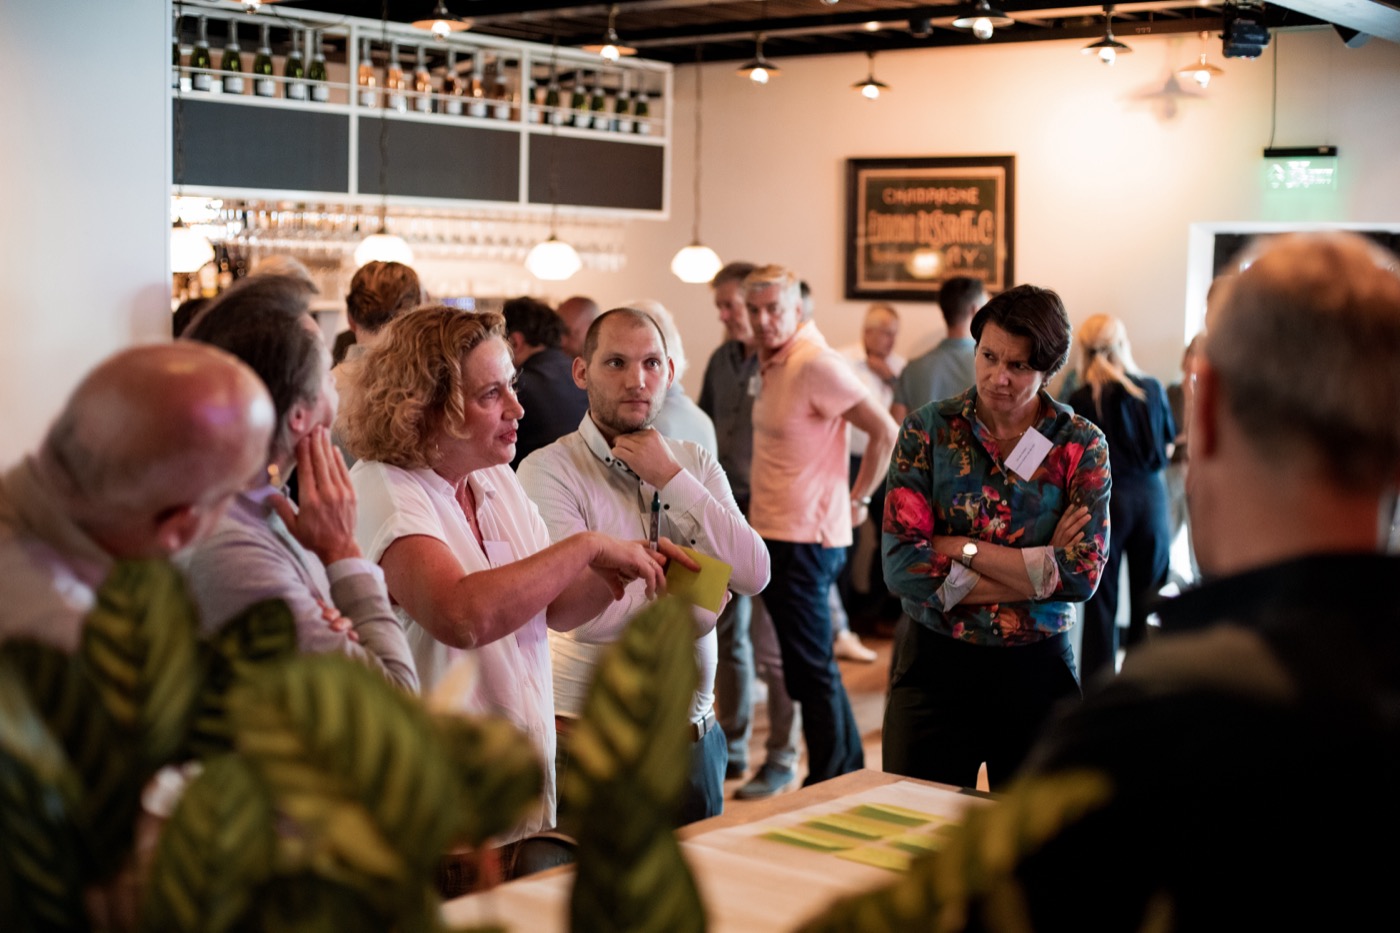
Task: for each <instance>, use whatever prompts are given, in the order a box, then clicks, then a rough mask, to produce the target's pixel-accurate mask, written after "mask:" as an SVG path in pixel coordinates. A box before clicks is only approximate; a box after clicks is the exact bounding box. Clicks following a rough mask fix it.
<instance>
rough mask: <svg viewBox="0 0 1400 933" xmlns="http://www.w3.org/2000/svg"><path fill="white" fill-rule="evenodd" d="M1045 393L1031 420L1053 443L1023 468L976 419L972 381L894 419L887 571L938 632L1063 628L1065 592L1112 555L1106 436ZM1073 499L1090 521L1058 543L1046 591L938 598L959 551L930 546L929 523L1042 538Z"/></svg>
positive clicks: (1092, 578)
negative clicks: (1004, 598)
mask: <svg viewBox="0 0 1400 933" xmlns="http://www.w3.org/2000/svg"><path fill="white" fill-rule="evenodd" d="M1040 404H1041V412H1042V417H1041V418H1040V420H1039V421H1038V422H1036V424H1035V425H1034V427H1035V429H1036V430H1037V431H1039V432H1040V433H1041V434H1042V435H1044V436H1045V437H1046V438H1047V439H1048V440H1049V441H1050V442H1051V444H1052V445H1053V446H1052V447H1051V448H1050V451H1049V453H1048V454H1046V456H1045V459H1044V460H1042V461H1041V462H1040V464H1039V466H1037V467H1036V469H1035V471H1034V472H1033V473H1032V474H1031V478H1030V479H1029V480H1026V479H1024V478H1022V477H1021V476H1019V475H1018V474H1016V473H1014V472H1012V471H1011V470H1009V469H1007V468H1006V467H1005V466H1003V462H1004V458H1005V456H1006V455H1007V454H1009V453H1010V451H1002V450H1001V448H1000V447H999V446H998V444H997V442H996V440H995V439H993V438H992V436H991V435H990V434H989V433H988V432H987V429H986V428H985V427H984V426H983V425H982V423H981V422H980V421H979V420H978V419H977V416H976V414H975V408H976V405H977V389H976V388H975V387H974V388H971V389H968V390H967V391H966V392H964V393H963V394H962V395H957V396H954V397H953V398H950V399H944V400H942V401H939V402H931V403H929V404H928V405H925V406H923V407H922V408H920V409H918V410H916V411H914V412H912V413H911V414H910V415H909V417H907V418H905V420H904V425H903V427H902V428H901V429H900V433H899V441H898V443H897V444H896V445H895V451H894V458H893V460H892V461H891V463H890V473H889V481H888V489H889V491H888V493H887V495H886V499H885V516H884V542H883V544H884V554H885V582H886V584H888V586H889V588H890V592H892V593H894V594H895V595H896V596H898V597H900V600H901V602H902V603H903V605H904V611H905V612H906V613H908V614H909V617H910V618H912V619H914V620H915V621H916V622H918V623H920V624H922V625H926V626H928V627H929V628H931V629H932V630H933V631H935V632H938V633H939V634H941V635H947V636H949V637H951V638H957V639H961V640H963V641H969V642H972V643H974V644H979V645H993V646H1002V645H1018V644H1026V643H1028V642H1034V641H1040V640H1042V639H1045V638H1047V637H1049V636H1051V635H1054V634H1056V633H1059V632H1063V631H1065V630H1067V629H1068V628H1069V627H1070V626H1071V625H1072V624H1073V623H1074V610H1073V608H1072V607H1071V606H1070V603H1072V602H1082V601H1084V600H1086V599H1088V598H1089V597H1090V596H1091V595H1092V594H1093V592H1094V589H1095V587H1097V586H1098V582H1099V574H1100V573H1101V572H1102V570H1103V565H1104V561H1105V560H1106V559H1107V556H1108V534H1109V527H1108V496H1109V486H1110V479H1109V472H1108V444H1107V442H1106V441H1105V440H1104V436H1103V432H1101V431H1100V430H1099V429H1098V428H1096V427H1094V426H1093V425H1092V424H1090V423H1089V422H1088V421H1086V420H1084V419H1083V418H1081V417H1079V416H1078V415H1076V414H1074V413H1073V412H1072V411H1070V409H1069V408H1068V407H1066V406H1064V405H1061V404H1060V403H1059V402H1056V401H1055V400H1054V399H1052V398H1051V397H1050V394H1049V393H1048V392H1045V391H1043V390H1042V391H1041V393H1040ZM1078 505H1082V506H1085V507H1087V508H1088V509H1089V515H1090V517H1089V523H1088V525H1086V526H1085V527H1084V538H1083V539H1082V540H1081V541H1080V542H1079V543H1078V544H1076V545H1074V546H1073V547H1070V548H1058V549H1054V551H1053V554H1054V560H1055V564H1056V569H1057V570H1058V572H1059V582H1058V584H1057V585H1056V587H1055V589H1054V591H1053V592H1052V593H1051V594H1050V597H1049V598H1048V599H1046V600H1044V601H1041V600H1030V601H1023V602H1011V603H991V604H988V605H969V604H967V603H966V602H959V603H958V604H957V605H955V606H951V607H949V606H945V605H943V602H942V599H941V597H940V595H939V590H940V588H941V587H942V586H943V584H944V582H945V581H946V580H947V578H948V575H949V573H950V572H951V571H952V568H953V566H954V563H953V558H951V557H948V556H947V555H943V554H936V553H934V551H933V547H932V545H933V538H934V537H935V536H936V535H962V536H967V537H971V538H975V539H978V540H981V541H988V542H991V543H993V544H1000V545H1003V546H1005V547H1016V548H1035V547H1043V546H1045V545H1048V544H1049V543H1050V539H1051V537H1052V535H1053V534H1054V532H1055V525H1056V524H1057V523H1058V522H1059V520H1060V516H1061V515H1063V514H1064V512H1065V510H1066V509H1068V508H1070V507H1071V506H1078ZM958 566H959V567H961V564H959V565H958Z"/></svg>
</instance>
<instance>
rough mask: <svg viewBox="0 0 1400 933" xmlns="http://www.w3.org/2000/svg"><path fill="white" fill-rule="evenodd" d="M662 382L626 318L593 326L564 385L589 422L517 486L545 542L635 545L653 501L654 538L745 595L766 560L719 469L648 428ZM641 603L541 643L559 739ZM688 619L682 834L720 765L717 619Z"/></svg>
mask: <svg viewBox="0 0 1400 933" xmlns="http://www.w3.org/2000/svg"><path fill="white" fill-rule="evenodd" d="M671 379H672V367H671V364H670V361H669V360H668V359H667V354H666V344H665V339H664V338H663V337H662V335H661V332H660V331H659V330H658V329H657V327H656V325H655V323H654V322H653V321H652V320H651V319H650V318H648V317H647V316H646V315H644V314H642V313H640V312H637V311H634V310H632V309H617V310H614V311H609V312H608V313H607V314H604V315H603V316H602V317H599V318H598V319H597V320H596V321H594V322H593V324H592V326H591V327H590V328H589V330H588V335H587V337H586V338H585V343H584V352H583V355H582V356H581V357H579V358H577V359H575V360H574V381H575V382H577V383H578V384H579V386H580V387H582V388H584V389H586V390H587V391H588V404H589V410H588V414H587V415H585V416H584V419H583V421H582V423H581V424H580V425H579V429H578V430H577V431H575V432H574V433H572V434H568V435H565V436H564V437H562V438H560V439H559V440H558V441H555V442H554V443H553V444H550V445H549V446H548V447H544V448H542V449H540V450H538V451H536V452H535V453H533V454H531V455H530V456H529V457H527V458H526V459H525V461H524V462H523V463H521V465H520V468H519V470H518V471H517V476H518V477H519V479H520V482H521V485H522V486H524V487H525V491H526V493H528V494H529V496H530V498H531V499H532V500H534V502H535V505H536V506H538V507H539V510H540V515H541V516H542V517H543V518H544V521H545V524H546V525H548V526H549V533H550V537H551V538H553V539H554V540H556V541H557V540H560V539H561V538H565V537H567V536H569V535H571V534H574V533H575V532H578V531H584V530H588V531H601V532H604V533H606V534H610V535H615V536H617V537H624V538H626V537H631V538H644V537H646V536H647V534H648V531H649V525H650V521H651V514H652V501H653V497H655V498H657V499H658V501H659V508H658V509H657V512H658V515H659V524H660V533H661V534H662V535H665V536H666V537H668V538H670V539H671V540H672V541H674V542H676V543H677V544H680V545H683V546H685V547H690V548H694V549H695V550H697V551H700V552H701V553H704V554H709V555H711V556H714V557H717V558H719V559H720V560H722V561H724V562H725V563H727V564H730V565H731V566H733V568H734V573H733V576H732V577H731V578H730V581H729V587H730V589H731V590H733V591H734V592H736V593H743V594H746V595H753V594H756V593H758V592H759V591H760V590H762V589H763V587H764V586H766V585H767V583H768V552H767V549H766V548H765V547H764V546H763V541H762V539H761V538H759V536H758V535H757V534H756V533H755V532H754V531H753V529H751V528H750V527H749V525H748V523H747V522H746V521H745V520H744V516H743V514H742V513H741V512H740V511H739V507H738V506H737V505H736V504H735V502H734V496H733V495H732V494H731V492H730V490H729V481H728V480H727V479H726V478H725V475H724V471H723V470H722V469H721V468H720V466H719V463H718V462H717V461H716V460H715V459H714V457H712V456H711V455H710V454H709V453H708V452H706V451H705V450H704V449H703V448H701V447H700V446H698V445H696V444H693V443H690V442H688V441H675V440H670V439H668V438H665V437H663V436H662V435H660V434H659V433H657V432H656V431H655V430H654V429H653V428H652V427H651V424H652V422H653V421H654V420H655V418H656V415H657V413H658V411H659V410H660V408H661V405H662V402H663V399H664V398H665V394H666V389H667V387H668V386H669V385H670V383H671ZM645 602H646V593H645V591H644V589H643V588H642V587H641V586H640V585H639V584H637V583H634V584H633V585H632V586H630V587H628V590H627V594H626V596H625V597H624V598H623V599H621V600H618V601H616V602H614V603H613V604H612V605H611V606H610V607H609V608H608V609H607V610H605V611H604V612H603V613H602V614H601V615H599V616H598V617H597V618H596V619H594V620H592V621H591V622H588V623H585V624H584V625H582V626H579V627H578V628H576V629H574V630H573V631H570V632H565V633H556V632H550V656H551V660H552V663H553V668H554V670H553V673H554V706H555V714H556V716H557V717H558V719H559V726H560V730H561V733H563V732H567V729H568V728H569V725H570V723H569V720H571V719H574V718H577V717H578V715H579V714H580V712H581V710H582V707H583V700H584V697H585V695H586V693H587V689H588V685H589V682H590V681H591V679H592V673H593V667H594V665H595V664H596V662H597V659H598V656H599V655H600V654H601V652H602V650H603V648H604V647H605V646H606V645H608V644H610V643H612V642H613V641H616V640H617V638H618V636H619V635H620V633H621V631H622V629H623V627H624V625H625V624H626V622H627V620H628V619H629V618H631V616H632V615H634V614H635V613H636V612H637V611H638V610H639V609H640V608H641V607H642V606H643V605H644V604H645ZM694 617H695V625H696V636H697V637H696V642H695V658H696V662H697V664H698V666H699V668H700V682H699V686H698V687H697V688H696V691H695V696H694V699H693V701H692V703H691V709H690V726H691V732H692V738H693V739H694V745H693V747H692V752H691V767H690V781H689V785H688V788H687V794H686V797H685V800H684V801H683V804H682V808H681V813H680V820H681V822H683V823H684V822H692V821H694V820H697V819H703V818H705V817H708V816H713V815H715V814H717V813H719V812H720V811H721V810H722V809H723V798H724V794H723V785H724V768H725V762H726V758H727V752H726V748H725V738H724V732H723V730H722V729H720V728H719V726H718V725H717V723H716V722H715V712H714V678H715V659H716V653H717V652H716V641H715V632H714V625H715V618H716V617H715V614H714V613H712V612H707V611H705V610H702V609H695V610H694ZM562 737H563V736H562V735H561V738H562ZM560 744H561V748H563V747H565V743H563V742H561V743H560ZM564 767H567V763H566V760H565V764H564ZM562 771H563V769H562V768H561V777H562Z"/></svg>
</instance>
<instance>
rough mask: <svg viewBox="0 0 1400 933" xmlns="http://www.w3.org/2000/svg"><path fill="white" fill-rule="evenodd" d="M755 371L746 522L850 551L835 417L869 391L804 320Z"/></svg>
mask: <svg viewBox="0 0 1400 933" xmlns="http://www.w3.org/2000/svg"><path fill="white" fill-rule="evenodd" d="M760 374H761V377H762V386H761V387H760V389H759V392H758V399H757V400H756V401H755V402H754V407H753V430H754V439H753V440H754V443H753V473H752V474H751V476H750V480H751V489H752V498H751V500H750V502H749V521H750V522H751V523H752V524H753V527H754V529H755V530H756V531H757V532H758V533H759V534H761V535H762V536H763V537H765V538H770V539H773V540H775V541H791V542H796V543H800V544H814V543H815V544H821V545H822V546H823V547H847V546H849V545H850V543H851V487H850V455H849V452H848V449H847V447H846V421H845V419H844V418H843V417H842V415H844V414H845V413H846V412H847V411H849V410H850V409H851V408H852V407H853V406H854V405H856V404H857V403H859V402H860V401H862V400H863V399H865V398H868V397H869V395H870V393H869V391H868V390H867V389H866V388H865V385H864V384H863V383H862V382H861V381H860V377H859V376H857V375H856V374H855V372H854V371H852V369H851V367H850V365H849V364H847V362H846V361H845V360H844V359H842V358H841V354H839V353H837V352H836V351H835V350H833V349H831V348H830V347H829V346H827V343H826V339H825V338H824V337H822V335H821V332H820V331H819V330H817V327H816V325H815V324H813V323H812V322H811V321H808V322H807V323H805V324H803V325H802V326H801V327H799V328H798V329H797V334H796V335H795V336H794V337H793V339H792V340H790V341H788V344H787V346H785V347H783V348H782V349H781V350H779V351H778V352H777V353H775V354H774V355H773V356H771V357H769V358H768V359H767V360H766V361H765V362H764V363H763V364H762V367H761V372H760Z"/></svg>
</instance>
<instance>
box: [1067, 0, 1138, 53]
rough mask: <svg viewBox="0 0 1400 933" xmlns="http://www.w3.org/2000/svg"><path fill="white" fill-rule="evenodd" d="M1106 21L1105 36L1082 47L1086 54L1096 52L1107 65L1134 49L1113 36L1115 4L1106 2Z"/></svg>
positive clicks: (1104, 8)
mask: <svg viewBox="0 0 1400 933" xmlns="http://www.w3.org/2000/svg"><path fill="white" fill-rule="evenodd" d="M1103 14H1104V23H1103V38H1102V39H1100V40H1099V41H1098V42H1091V43H1089V44H1088V45H1086V46H1084V48H1082V49H1080V51H1081V52H1083V53H1084V54H1085V55H1090V54H1094V55H1097V56H1098V57H1099V61H1101V62H1103V63H1104V64H1105V65H1112V64H1113V63H1114V62H1116V61H1117V60H1118V56H1119V55H1128V54H1130V53H1131V52H1132V51H1133V50H1132V49H1130V48H1129V47H1128V46H1126V45H1124V44H1123V43H1121V42H1119V41H1118V40H1117V39H1115V38H1113V4H1111V3H1105V4H1104V6H1103Z"/></svg>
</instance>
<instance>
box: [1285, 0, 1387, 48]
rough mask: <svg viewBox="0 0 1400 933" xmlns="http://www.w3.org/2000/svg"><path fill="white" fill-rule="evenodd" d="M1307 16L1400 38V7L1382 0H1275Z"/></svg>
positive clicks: (1371, 33)
mask: <svg viewBox="0 0 1400 933" xmlns="http://www.w3.org/2000/svg"><path fill="white" fill-rule="evenodd" d="M1272 2H1273V4H1274V6H1281V7H1287V8H1288V9H1290V10H1293V11H1295V12H1297V13H1302V14H1303V15H1305V16H1312V17H1316V18H1317V19H1320V20H1324V21H1326V22H1329V23H1336V24H1337V25H1339V26H1346V27H1348V28H1351V29H1355V30H1356V31H1357V32H1364V33H1366V34H1367V35H1371V36H1379V37H1380V38H1382V39H1389V40H1390V41H1391V42H1400V10H1398V9H1396V8H1395V7H1394V6H1392V5H1390V4H1388V3H1383V2H1381V0H1272Z"/></svg>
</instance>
